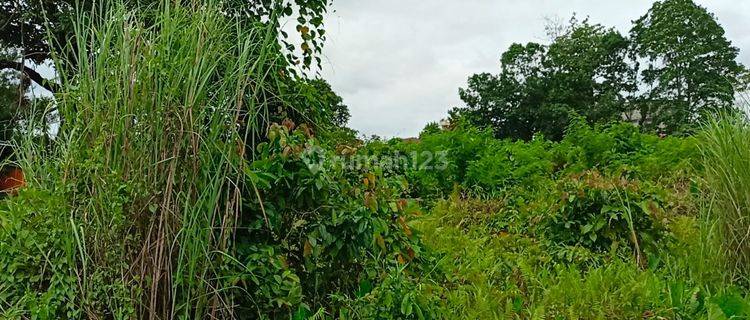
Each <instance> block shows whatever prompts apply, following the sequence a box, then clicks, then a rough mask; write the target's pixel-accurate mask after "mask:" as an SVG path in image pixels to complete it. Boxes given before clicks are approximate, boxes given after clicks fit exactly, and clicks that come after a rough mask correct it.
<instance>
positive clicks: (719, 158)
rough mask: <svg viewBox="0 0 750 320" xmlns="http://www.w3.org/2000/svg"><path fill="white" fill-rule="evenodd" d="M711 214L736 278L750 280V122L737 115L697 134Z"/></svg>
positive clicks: (724, 252)
mask: <svg viewBox="0 0 750 320" xmlns="http://www.w3.org/2000/svg"><path fill="white" fill-rule="evenodd" d="M700 141H701V143H700V146H701V151H702V155H703V166H704V167H705V168H704V170H705V173H704V174H705V182H706V185H707V190H708V191H709V192H710V197H711V204H712V206H711V208H710V211H711V214H712V215H713V218H714V219H716V221H717V222H718V225H719V238H720V245H721V249H722V252H723V254H722V255H723V256H724V257H725V260H726V261H725V263H726V264H727V267H728V271H729V272H730V274H731V275H732V277H733V279H734V280H735V281H741V282H744V283H747V281H748V280H749V279H750V278H749V277H750V124H748V122H747V121H745V120H744V119H740V118H726V119H724V120H716V121H713V122H710V123H709V124H708V125H707V126H706V128H705V130H704V131H703V133H702V134H701V135H700Z"/></svg>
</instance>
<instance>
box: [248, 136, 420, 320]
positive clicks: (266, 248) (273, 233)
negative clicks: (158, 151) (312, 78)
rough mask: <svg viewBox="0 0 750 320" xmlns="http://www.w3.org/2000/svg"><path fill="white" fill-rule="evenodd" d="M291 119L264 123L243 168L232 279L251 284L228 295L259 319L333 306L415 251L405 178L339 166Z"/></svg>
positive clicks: (417, 251)
mask: <svg viewBox="0 0 750 320" xmlns="http://www.w3.org/2000/svg"><path fill="white" fill-rule="evenodd" d="M290 127H291V125H290V126H288V127H287V126H279V125H272V126H271V128H270V129H269V134H268V136H269V140H268V142H264V143H261V144H260V145H259V146H258V148H257V149H258V150H257V154H258V160H256V161H254V162H252V163H251V165H250V166H249V167H248V168H247V169H246V178H247V182H248V183H247V185H248V187H249V188H251V190H249V191H248V192H247V193H248V194H253V195H256V197H255V199H248V200H247V201H246V203H245V206H246V207H245V209H244V210H243V212H242V219H241V221H240V228H239V229H238V232H237V244H236V246H237V251H238V256H237V260H238V262H239V265H238V267H240V269H239V270H238V272H239V274H240V275H239V278H237V279H236V281H235V283H234V285H236V286H238V287H239V288H241V289H242V292H249V293H250V295H248V296H243V295H240V294H237V295H236V297H237V298H238V302H239V303H240V307H239V309H240V310H243V311H242V312H244V313H246V312H249V313H252V314H256V315H257V316H258V317H261V318H263V317H264V316H265V317H270V318H286V317H288V316H290V315H293V314H306V313H308V312H312V311H314V310H318V309H319V308H324V309H325V310H329V311H335V310H336V309H337V308H338V306H337V305H336V304H335V301H331V300H330V297H331V295H332V294H338V295H351V294H355V293H356V292H358V291H360V290H361V287H362V283H366V282H367V283H372V284H374V285H378V284H379V283H380V282H381V281H386V280H387V279H388V277H386V276H384V275H382V274H381V272H380V270H386V269H385V268H386V267H388V266H390V267H395V266H397V265H403V264H405V263H408V262H410V261H412V260H415V259H419V258H420V252H421V250H420V246H419V244H418V242H417V241H416V238H415V235H414V234H413V232H412V230H411V228H410V227H409V226H408V224H407V221H408V219H409V218H410V217H411V216H412V215H413V214H414V212H415V210H416V208H415V207H414V206H413V204H409V202H407V201H406V200H404V199H401V195H402V193H403V192H404V190H405V187H406V185H405V184H404V181H403V179H401V178H399V177H386V176H383V174H382V170H381V169H380V168H378V167H371V166H363V167H360V168H356V167H350V166H347V165H342V164H341V163H339V162H337V161H334V158H333V157H334V153H333V152H332V151H330V150H326V149H323V148H321V147H320V146H319V145H318V143H317V141H316V140H315V139H314V138H313V137H311V136H310V134H309V130H308V128H307V127H306V126H305V125H301V126H300V128H298V129H296V130H290ZM342 161H346V159H342ZM376 262H377V263H376Z"/></svg>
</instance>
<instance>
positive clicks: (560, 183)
mask: <svg viewBox="0 0 750 320" xmlns="http://www.w3.org/2000/svg"><path fill="white" fill-rule="evenodd" d="M6 2H7V1H6ZM58 2H59V3H58ZM8 3H10V2H8ZM49 3H50V4H49V5H51V6H52V7H50V8H55V10H58V11H56V12H57V13H56V15H55V16H54V17H51V18H52V19H51V20H50V21H54V22H56V23H55V24H53V25H52V26H46V27H49V28H51V29H50V30H49V31H50V32H48V33H47V35H46V36H44V35H36V37H32V38H31V39H32V40H34V41H37V43H36V44H34V42H33V41H32V42H14V41H15V40H16V39H15V38H12V37H11V38H8V39H5V38H2V39H0V41H2V45H3V46H5V47H6V48H9V51H8V52H25V51H26V52H27V51H28V50H31V47H25V46H30V45H35V46H36V47H37V48H42V49H43V50H45V52H46V53H47V54H48V56H47V57H48V58H50V59H52V61H53V62H54V64H55V65H56V70H58V75H59V82H54V83H52V82H50V83H47V85H50V84H54V87H55V88H54V89H55V90H54V91H55V94H54V96H53V97H52V98H50V99H46V100H43V99H33V98H32V97H29V96H23V95H21V96H20V98H19V95H16V94H13V92H18V91H19V90H20V91H21V92H23V91H24V90H26V89H27V88H28V86H29V81H37V80H38V79H37V80H35V79H33V77H34V76H33V75H29V74H25V75H24V76H22V80H23V79H26V80H23V81H21V82H20V83H16V82H13V80H12V79H11V80H7V81H6V82H4V84H3V87H2V88H0V94H1V95H0V103H2V105H0V107H2V109H0V111H2V112H0V120H3V121H6V123H8V124H9V125H8V129H7V130H4V133H3V131H2V130H0V133H3V134H5V136H2V137H0V139H3V141H6V142H4V143H5V144H8V145H10V146H12V147H13V148H12V150H13V155H12V156H3V158H2V159H3V161H4V162H3V167H20V168H22V169H23V172H24V174H25V176H26V186H25V187H23V188H21V189H19V190H13V191H12V192H10V193H8V195H9V196H8V197H6V198H5V199H3V200H2V201H0V270H3V272H2V273H0V317H1V318H11V319H16V318H19V319H59V318H71V319H77V318H107V319H109V318H116V319H134V318H135V319H140V318H149V319H171V318H185V319H192V318H240V319H289V318H292V319H639V318H642V319H743V318H747V317H750V296H749V295H748V288H749V287H750V280H749V279H750V268H749V267H748V265H749V263H750V244H749V243H748V242H747V241H746V240H747V239H746V238H747V235H748V230H750V224H748V221H747V220H748V219H747V218H748V215H749V214H750V212H748V210H750V209H749V208H750V198H748V197H749V195H750V193H749V192H748V189H747V188H748V187H747V186H748V183H750V176H748V175H749V173H750V162H748V156H750V122H749V121H748V119H747V117H745V116H744V115H743V114H742V113H741V112H737V109H735V108H733V107H732V104H731V103H732V101H730V100H731V99H729V98H728V97H727V94H734V93H735V91H738V90H740V88H739V84H738V83H739V82H740V81H739V80H737V81H736V82H737V83H734V82H735V81H734V80H732V81H729V82H726V81H725V82H721V81H719V80H717V79H718V78H717V77H719V76H721V77H725V79H728V78H726V76H735V75H736V76H737V77H738V79H739V77H740V73H741V72H743V71H744V70H743V69H742V68H743V67H741V66H740V65H739V64H737V63H736V61H735V58H736V54H737V52H736V49H733V48H731V44H729V43H728V42H727V41H726V39H724V38H723V31H722V30H721V28H720V26H719V25H718V23H716V22H715V20H714V19H713V17H712V16H711V15H710V14H709V13H707V12H706V11H705V9H703V8H701V7H699V6H696V5H695V4H694V3H693V2H691V1H687V0H665V1H662V2H657V3H656V4H655V5H654V7H653V8H652V9H651V10H650V11H649V13H648V14H647V15H646V16H644V17H643V18H641V19H639V20H637V21H636V23H635V24H636V26H635V27H634V29H633V31H632V34H631V36H630V38H626V37H624V36H622V35H619V34H618V33H617V32H616V31H613V30H609V29H606V28H604V27H601V26H597V25H590V24H589V23H588V22H586V21H584V22H574V23H572V24H571V26H569V27H563V28H558V29H554V28H553V29H550V30H553V31H554V30H558V33H556V36H555V37H554V39H553V42H552V44H549V45H540V44H529V45H514V46H513V47H512V48H511V49H510V50H509V51H508V52H506V53H505V54H503V61H502V62H503V65H502V67H503V72H502V73H501V75H499V76H494V75H489V74H483V75H476V76H473V77H472V78H471V79H470V80H469V87H470V88H469V89H468V90H463V91H462V92H461V95H462V97H463V98H464V99H465V100H466V102H467V105H468V106H467V107H466V108H464V109H462V110H456V111H455V112H453V113H452V114H451V119H450V120H451V121H450V123H446V124H445V125H443V126H439V125H437V124H430V125H428V126H427V127H425V129H424V130H423V131H422V133H421V134H420V136H419V137H418V138H414V139H390V140H382V139H378V138H374V139H370V140H367V141H362V140H360V139H358V138H357V137H356V133H355V132H353V131H352V130H351V129H348V128H346V127H345V126H344V125H345V123H346V121H347V119H348V117H349V113H348V110H347V107H346V105H344V103H343V100H342V99H341V97H339V96H338V95H336V93H335V92H333V90H332V89H331V87H330V85H328V83H326V82H325V81H324V80H322V79H315V78H311V77H308V76H307V75H306V73H305V72H300V71H304V70H308V69H309V68H311V64H312V63H313V61H316V60H315V58H316V53H319V51H318V50H319V42H318V41H322V40H323V39H321V37H324V31H323V30H324V29H323V24H322V21H320V20H319V19H320V17H322V13H323V12H325V10H326V4H327V3H326V2H323V1H294V2H290V1H283V2H274V1H269V2H265V1H262V2H260V3H259V5H258V6H254V7H250V8H244V7H241V6H239V3H241V2H237V3H235V2H231V1H229V2H222V1H216V2H214V1H190V2H185V3H181V2H174V1H164V2H148V1H143V2H138V1H113V2H107V6H104V7H96V2H94V3H90V2H82V3H81V4H80V5H82V7H79V8H78V9H79V10H75V4H73V3H72V2H69V1H50V2H49ZM55 3H56V4H55ZM26 4H28V5H32V4H33V2H28V3H26ZM40 4H44V5H48V3H47V2H40ZM91 6H95V7H96V10H90V9H91V8H92V7H91ZM0 7H2V8H7V9H9V10H10V9H14V10H20V9H21V8H20V7H12V6H11V5H10V4H6V3H5V2H1V1H0ZM42 9H43V8H42ZM40 10H41V9H40ZM50 10H51V9H50ZM235 10H250V13H251V14H242V15H237V14H235V13H236V12H237V11H235ZM294 10H297V11H296V12H297V14H295V11H294ZM8 12H10V11H8ZM668 15H687V17H688V18H686V21H690V22H691V23H694V24H696V25H700V26H705V27H706V28H707V30H704V31H705V34H707V36H706V37H705V38H701V37H690V39H692V40H694V41H696V43H698V44H696V46H689V45H688V44H685V42H684V41H683V40H684V39H686V38H685V36H684V35H683V34H680V33H679V32H683V31H685V30H686V29H685V26H682V25H679V23H677V24H678V25H672V24H670V23H671V22H675V23H676V22H679V21H682V20H675V21H671V20H666V21H665V20H663V19H665V18H664V17H665V16H668ZM290 16H294V17H296V19H297V22H299V25H298V26H297V31H298V32H300V34H301V37H302V38H303V41H302V44H301V45H300V48H302V47H303V46H304V47H305V48H307V49H304V48H303V49H302V51H299V50H295V47H293V46H292V47H289V46H287V45H286V44H288V43H287V42H290V41H291V40H289V39H288V37H289V35H286V34H282V33H281V32H280V29H279V24H280V21H281V20H279V19H282V18H283V17H290ZM0 17H2V16H0ZM8 17H11V18H12V19H11V20H12V21H21V20H23V19H29V18H28V17H26V18H23V17H24V16H18V15H12V14H11V15H9V16H8ZM13 19H20V20H13ZM40 21H44V20H43V19H42V20H40V18H39V17H34V19H30V20H28V21H27V23H29V26H30V25H32V24H34V23H36V24H40V23H41V22H40ZM60 21H64V22H65V23H62V22H60ZM660 21H661V22H660ZM19 23H20V22H14V23H10V24H6V25H5V27H4V28H6V27H7V28H10V27H13V26H19ZM654 28H657V29H658V28H665V29H664V30H670V32H664V33H660V32H657V31H658V30H656V29H654ZM313 29H314V31H315V32H316V34H313V33H312V32H313ZM671 31H675V32H677V34H678V35H677V38H679V39H682V40H680V44H684V45H685V48H678V49H679V50H685V51H679V50H677V51H669V52H663V51H660V50H663V49H664V48H661V47H659V46H658V43H660V41H662V40H664V39H662V38H659V37H663V36H664V34H669V35H672V34H674V33H672V32H671ZM59 34H67V35H70V36H71V37H72V39H73V40H71V41H69V42H65V43H58V42H55V41H54V39H55V37H56V36H57V35H59ZM5 36H9V35H5ZM704 40H705V41H708V40H710V42H711V43H710V44H706V43H703V42H701V41H704ZM308 42H309V43H308ZM688 42H689V41H688ZM305 43H308V44H307V45H305ZM694 44H695V43H694ZM703 45H705V46H706V47H710V48H711V50H715V51H712V52H723V53H722V54H710V55H709V56H710V57H714V58H716V60H712V59H702V60H700V61H699V62H700V63H708V62H710V63H718V64H721V66H717V67H716V69H710V68H706V67H705V65H704V64H698V65H696V64H695V63H696V62H695V61H688V60H689V58H693V57H695V54H696V52H703V51H701V50H704V49H700V48H699V47H701V46H703ZM313 47H314V48H315V49H312V48H313ZM688 47H689V48H688ZM300 48H296V49H300ZM670 48H675V46H670ZM632 50H635V51H632ZM691 50H698V51H691ZM634 52H638V54H643V56H641V58H644V57H653V59H651V60H649V61H650V62H651V63H650V64H649V65H648V67H646V68H645V69H637V68H636V69H634V68H633V65H632V64H631V62H628V61H625V60H623V59H624V58H626V57H631V56H632V55H633V53H634ZM661 55H667V56H670V57H673V58H674V59H675V60H674V61H678V62H675V63H676V64H669V63H667V64H665V65H661V66H657V65H656V64H655V63H656V62H657V61H661V62H664V61H667V62H669V61H672V60H670V59H672V58H670V59H664V58H663V57H661ZM682 55H684V56H682ZM679 57H682V58H679ZM530 58H534V59H537V58H539V59H541V61H542V62H541V63H535V62H533V61H530V60H528V59H530ZM634 59H636V58H634ZM649 59H650V58H649ZM708 60H710V61H708ZM14 61H15V60H14ZM40 61H41V60H40ZM530 66H533V67H534V68H539V69H538V70H531V69H533V68H531V69H530V68H529V67H530ZM690 68H695V69H690ZM626 69H627V70H626ZM675 70H676V71H675ZM687 70H693V71H690V72H688V71H687ZM695 70H704V71H712V70H714V71H715V70H720V71H721V72H716V73H712V72H708V73H707V74H700V75H696V72H698V71H695ZM22 71H23V70H22ZM605 71H606V72H605ZM23 72H25V71H23ZM514 72H517V73H518V74H515V73H514ZM529 72H531V73H533V74H534V78H533V79H532V78H529V76H530V75H531V73H529ZM602 72H604V73H602ZM621 72H625V74H623V73H621ZM675 72H676V73H677V75H676V74H675ZM691 72H693V73H691ZM730 73H731V74H730ZM519 75H521V76H523V77H520V78H519ZM625 75H627V76H625ZM649 75H650V76H652V77H651V78H649V77H650V76H649ZM537 76H538V77H537ZM630 76H632V77H633V78H632V79H635V80H634V81H647V82H648V83H649V88H652V89H653V91H650V92H642V91H640V90H636V89H637V88H638V87H641V86H642V83H639V82H627V81H630V80H627V79H625V78H627V77H630ZM673 77H678V78H679V79H680V80H676V81H675V80H674V79H673ZM519 79H524V83H522V84H520V83H516V82H513V81H517V80H519ZM632 79H631V80H632ZM714 80H716V81H718V82H712V81H714ZM40 81H41V80H40ZM623 81H625V82H623ZM675 84H678V87H679V85H685V86H686V88H685V89H686V90H683V89H679V88H675V87H674V85H675ZM696 85H697V86H696ZM628 90H630V91H628ZM635 91H638V92H637V93H638V94H637V95H626V94H625V93H627V92H631V93H633V92H635ZM513 99H517V100H513ZM501 102H502V103H501ZM501 105H503V106H505V107H508V108H506V109H502V108H499V109H496V108H495V107H499V106H501ZM19 108H20V109H19ZM503 108H504V107H503ZM21 109H24V110H27V111H28V112H22V110H21ZM634 110H635V111H638V112H639V113H640V115H643V118H641V121H635V123H633V122H622V121H621V120H623V115H625V114H629V112H631V111H634ZM483 112H490V113H491V114H492V116H493V117H494V116H499V117H505V118H503V119H500V118H492V117H485V115H486V114H484V113H483ZM720 112H723V113H720ZM625 118H627V117H625ZM488 119H489V120H491V121H485V120H488ZM530 123H534V125H529V124H530ZM11 125H12V128H11ZM52 126H54V127H55V130H50V129H51V127H52ZM520 127H523V128H520ZM657 127H658V128H661V129H660V130H662V134H656V133H655V132H654V130H655V128H657ZM52 131H54V133H53V132H52ZM663 133H670V134H669V135H666V134H663ZM671 133H675V134H671ZM676 133H679V134H676ZM11 136H12V137H11ZM5 150H9V149H7V148H6V149H5Z"/></svg>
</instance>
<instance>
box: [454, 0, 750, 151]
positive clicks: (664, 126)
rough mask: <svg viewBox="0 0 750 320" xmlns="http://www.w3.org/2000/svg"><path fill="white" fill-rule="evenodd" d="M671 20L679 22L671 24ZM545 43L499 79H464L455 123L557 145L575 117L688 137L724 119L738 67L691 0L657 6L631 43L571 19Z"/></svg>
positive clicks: (530, 46)
mask: <svg viewBox="0 0 750 320" xmlns="http://www.w3.org/2000/svg"><path fill="white" fill-rule="evenodd" d="M675 17H678V18H675ZM548 29H554V30H555V32H554V35H553V39H552V41H551V43H549V44H540V43H533V42H532V43H527V44H513V45H511V46H510V48H509V49H508V50H506V51H505V52H504V53H503V54H502V57H501V60H500V72H499V74H490V73H481V74H476V75H473V76H471V77H469V80H468V86H467V87H466V88H461V89H459V95H460V97H461V99H462V100H463V101H464V103H465V104H466V106H465V107H460V108H456V109H454V110H453V111H452V113H451V114H452V116H453V117H466V118H467V119H469V121H471V122H474V123H475V124H478V125H481V126H487V127H491V128H493V129H494V131H495V134H496V135H497V136H498V137H502V138H513V139H524V140H529V139H531V138H532V137H533V135H534V134H537V133H542V134H544V135H545V136H547V137H549V138H552V139H560V138H562V136H563V134H564V131H565V129H566V127H567V126H568V124H569V122H570V120H571V119H572V118H573V117H577V116H580V117H583V118H584V119H585V120H586V121H587V122H589V123H591V124H595V123H607V122H611V121H618V120H630V121H632V122H634V123H637V124H639V125H640V126H641V127H642V128H643V129H644V130H652V131H653V130H661V131H663V132H666V133H677V132H684V131H686V130H689V128H691V127H694V126H695V125H696V124H697V123H699V122H700V121H701V119H702V115H704V114H706V113H711V112H715V111H726V110H731V109H732V106H733V103H734V95H735V89H736V86H737V85H738V83H739V82H738V81H739V77H740V74H741V73H742V72H743V70H744V67H743V66H741V65H740V64H739V63H738V62H737V61H736V59H737V54H738V49H737V48H734V47H732V45H731V43H730V42H729V40H727V39H726V37H725V36H724V29H723V28H722V27H721V25H720V24H719V23H718V22H717V21H716V18H715V16H713V15H712V14H711V13H709V12H708V11H707V10H706V9H705V8H703V7H701V6H698V5H697V4H695V3H694V2H692V1H691V0H665V1H660V2H656V3H655V4H654V6H653V7H652V8H651V9H650V10H649V11H648V12H647V13H646V15H644V16H643V17H641V18H640V19H638V20H636V21H635V22H634V25H633V28H632V30H631V31H630V35H629V36H626V35H623V34H621V33H620V32H618V31H617V30H615V29H613V28H607V27H605V26H602V25H599V24H592V23H590V22H589V21H588V19H586V20H583V21H579V20H577V19H576V18H575V17H573V18H572V19H571V20H570V23H569V24H568V25H566V26H563V27H562V28H548Z"/></svg>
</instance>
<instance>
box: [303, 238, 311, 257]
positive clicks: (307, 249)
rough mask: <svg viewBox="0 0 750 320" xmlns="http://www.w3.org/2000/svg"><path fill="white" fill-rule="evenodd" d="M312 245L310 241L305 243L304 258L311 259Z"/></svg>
mask: <svg viewBox="0 0 750 320" xmlns="http://www.w3.org/2000/svg"><path fill="white" fill-rule="evenodd" d="M312 250H313V248H312V245H311V244H310V241H309V240H308V241H305V248H304V249H303V250H302V256H304V257H305V258H307V257H309V256H310V255H311V254H312Z"/></svg>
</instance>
